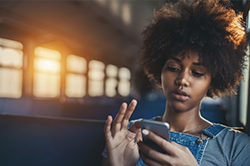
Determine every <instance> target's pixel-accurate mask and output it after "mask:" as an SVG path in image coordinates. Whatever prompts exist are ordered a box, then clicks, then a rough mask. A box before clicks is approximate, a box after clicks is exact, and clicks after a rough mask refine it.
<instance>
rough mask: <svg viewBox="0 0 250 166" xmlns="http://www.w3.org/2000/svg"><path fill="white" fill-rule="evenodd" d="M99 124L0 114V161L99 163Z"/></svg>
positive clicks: (63, 165) (38, 165)
mask: <svg viewBox="0 0 250 166" xmlns="http://www.w3.org/2000/svg"><path fill="white" fill-rule="evenodd" d="M103 126H104V122H103V121H88V120H72V119H65V118H43V117H28V116H13V115H0V129H1V136H0V165H1V166H17V165H18V166H83V165H101V159H102V157H101V152H102V150H103V148H104V136H103Z"/></svg>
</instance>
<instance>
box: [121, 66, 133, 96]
mask: <svg viewBox="0 0 250 166" xmlns="http://www.w3.org/2000/svg"><path fill="white" fill-rule="evenodd" d="M118 76H119V83H118V92H119V94H120V95H122V96H128V95H129V93H130V81H129V80H130V77H131V74H130V71H129V69H127V68H125V67H122V68H120V70H119V73H118Z"/></svg>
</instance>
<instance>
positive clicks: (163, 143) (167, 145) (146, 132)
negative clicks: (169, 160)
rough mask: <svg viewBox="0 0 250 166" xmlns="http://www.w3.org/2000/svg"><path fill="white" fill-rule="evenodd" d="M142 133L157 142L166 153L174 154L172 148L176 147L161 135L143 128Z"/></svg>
mask: <svg viewBox="0 0 250 166" xmlns="http://www.w3.org/2000/svg"><path fill="white" fill-rule="evenodd" d="M142 133H143V135H144V136H146V137H148V138H149V139H151V140H152V141H154V142H155V143H156V144H158V145H159V146H160V147H161V148H162V149H163V150H165V151H166V152H167V153H168V154H170V155H171V154H174V150H175V149H176V147H175V146H174V145H172V144H171V143H170V142H169V141H167V140H165V139H163V138H162V137H160V136H158V135H156V134H155V133H153V132H151V131H149V130H146V129H143V130H142Z"/></svg>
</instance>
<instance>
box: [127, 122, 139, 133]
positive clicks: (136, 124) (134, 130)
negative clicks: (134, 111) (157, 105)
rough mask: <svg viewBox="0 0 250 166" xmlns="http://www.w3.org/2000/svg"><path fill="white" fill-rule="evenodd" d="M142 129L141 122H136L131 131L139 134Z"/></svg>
mask: <svg viewBox="0 0 250 166" xmlns="http://www.w3.org/2000/svg"><path fill="white" fill-rule="evenodd" d="M140 128H141V123H140V122H139V121H137V122H135V123H134V124H133V125H132V126H131V127H130V128H129V131H131V132H133V133H137V131H138V129H140Z"/></svg>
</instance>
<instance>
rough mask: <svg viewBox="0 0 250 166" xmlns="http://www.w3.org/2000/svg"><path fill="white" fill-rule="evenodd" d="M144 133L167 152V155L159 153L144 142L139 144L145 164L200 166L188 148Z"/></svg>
mask: <svg viewBox="0 0 250 166" xmlns="http://www.w3.org/2000/svg"><path fill="white" fill-rule="evenodd" d="M142 133H143V134H144V136H146V137H148V138H149V139H151V140H152V141H154V142H155V143H157V144H158V145H159V146H160V147H161V148H162V149H163V150H165V152H166V153H165V154H163V153H160V152H157V151H155V150H153V149H151V148H149V147H148V146H147V145H145V144H143V142H138V145H139V148H140V157H141V158H142V160H143V162H144V163H145V164H147V165H149V166H151V165H154V166H158V165H159V166H160V165H168V166H172V165H175V166H183V165H186V166H188V165H189V166H198V163H197V161H196V159H195V158H194V156H193V154H192V153H191V152H190V150H189V149H188V148H187V147H185V146H182V145H179V144H177V143H175V142H168V141H166V140H164V139H163V138H161V137H160V136H158V135H156V134H154V133H153V132H150V131H148V130H143V132H142Z"/></svg>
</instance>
